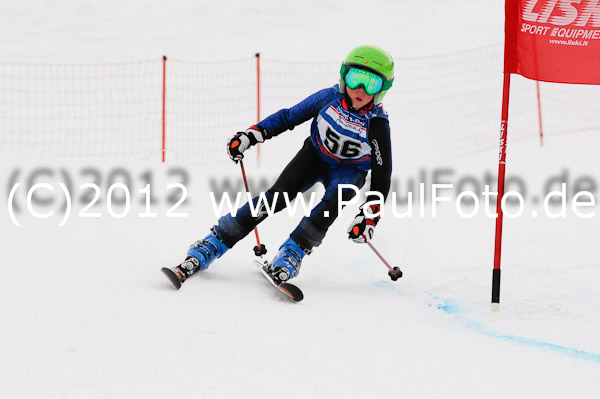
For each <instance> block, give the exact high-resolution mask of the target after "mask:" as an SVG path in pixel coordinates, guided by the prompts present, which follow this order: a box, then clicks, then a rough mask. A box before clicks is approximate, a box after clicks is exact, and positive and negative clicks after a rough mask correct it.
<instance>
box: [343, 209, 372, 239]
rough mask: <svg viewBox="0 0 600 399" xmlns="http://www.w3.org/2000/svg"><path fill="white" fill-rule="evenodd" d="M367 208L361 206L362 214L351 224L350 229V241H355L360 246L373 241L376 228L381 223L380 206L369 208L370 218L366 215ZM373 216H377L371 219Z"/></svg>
mask: <svg viewBox="0 0 600 399" xmlns="http://www.w3.org/2000/svg"><path fill="white" fill-rule="evenodd" d="M364 208H365V206H364V205H363V206H361V209H360V212H359V214H358V215H356V217H355V218H354V220H353V221H352V223H350V227H348V239H349V240H352V241H354V242H355V243H358V244H364V243H366V242H368V241H371V240H372V239H373V234H375V226H377V223H378V222H379V218H380V217H379V211H380V209H379V205H370V206H369V209H368V210H369V212H368V213H369V214H370V216H367V215H365V212H364ZM373 215H377V216H375V217H371V216H373Z"/></svg>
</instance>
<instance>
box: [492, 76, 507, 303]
mask: <svg viewBox="0 0 600 399" xmlns="http://www.w3.org/2000/svg"><path fill="white" fill-rule="evenodd" d="M509 95H510V73H506V72H505V73H504V85H503V89H502V117H501V121H500V149H499V154H498V155H499V161H498V198H497V201H496V213H497V216H496V243H495V248H494V271H493V276H492V311H498V310H500V254H501V252H502V217H503V212H502V197H503V196H504V180H505V174H506V138H507V131H508V99H509Z"/></svg>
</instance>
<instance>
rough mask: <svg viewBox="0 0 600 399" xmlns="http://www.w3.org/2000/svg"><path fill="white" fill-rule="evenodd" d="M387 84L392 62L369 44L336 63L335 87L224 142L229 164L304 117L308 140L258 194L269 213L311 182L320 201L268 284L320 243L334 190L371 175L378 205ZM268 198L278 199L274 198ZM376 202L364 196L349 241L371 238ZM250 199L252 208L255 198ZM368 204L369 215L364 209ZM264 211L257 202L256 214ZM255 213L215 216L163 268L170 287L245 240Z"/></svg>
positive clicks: (333, 213) (385, 170) (347, 195)
mask: <svg viewBox="0 0 600 399" xmlns="http://www.w3.org/2000/svg"><path fill="white" fill-rule="evenodd" d="M393 80H394V61H393V59H392V57H391V56H390V55H389V54H388V53H387V52H385V51H384V50H382V49H380V48H377V47H374V46H360V47H357V48H355V49H353V50H352V51H351V52H350V53H349V54H348V56H347V57H346V58H345V60H344V61H343V63H342V66H341V70H340V79H339V85H334V86H333V87H331V88H327V89H323V90H320V91H318V92H316V93H314V94H313V95H311V96H310V97H308V98H306V99H305V100H303V101H301V102H300V103H298V104H296V105H294V106H293V107H291V108H288V109H282V110H280V111H278V112H276V113H274V114H273V115H271V116H269V117H267V118H265V119H264V120H262V121H261V122H259V123H257V124H256V125H254V126H251V127H250V128H248V129H247V130H246V131H244V132H238V133H237V134H235V135H234V136H233V137H232V138H231V139H230V140H229V142H228V143H227V152H228V154H229V157H230V158H231V159H232V160H234V161H235V162H236V163H237V162H238V161H239V160H241V159H242V158H243V157H244V155H243V153H244V151H246V150H247V149H248V148H250V147H252V146H254V145H256V144H257V143H263V142H265V141H266V140H269V139H271V138H273V137H275V136H277V135H279V134H280V133H283V132H284V131H286V130H292V129H293V128H294V127H296V126H298V125H300V124H302V123H304V122H306V121H308V120H309V119H312V123H311V126H310V137H308V138H307V139H306V140H305V142H304V145H303V147H302V149H301V150H300V151H299V152H298V153H297V154H296V156H295V157H294V158H293V159H292V160H291V162H290V163H289V164H288V165H287V166H286V167H285V169H284V170H283V172H282V173H281V175H280V176H279V178H278V179H277V181H276V182H275V184H274V185H273V187H271V188H270V189H269V190H268V191H267V192H266V193H265V198H266V199H267V202H268V205H269V208H270V209H272V208H271V207H272V206H273V205H274V206H275V212H279V211H281V210H282V209H284V208H285V206H286V203H285V199H284V196H283V193H287V195H288V197H289V199H290V201H291V200H293V199H294V198H295V197H296V195H297V194H298V193H302V192H305V191H306V190H308V189H309V188H310V187H312V186H313V185H314V184H315V183H316V182H321V183H322V184H323V185H324V186H325V194H324V196H323V198H322V199H321V201H320V202H319V203H318V204H317V205H316V206H315V208H313V209H312V211H311V213H310V215H309V216H308V217H304V218H303V219H302V220H301V221H300V223H299V224H298V226H297V227H296V229H295V230H294V231H292V233H291V234H290V235H289V237H288V238H287V240H285V242H284V243H283V244H282V245H281V247H280V248H279V252H278V253H277V254H276V255H275V257H274V258H273V260H272V262H271V269H270V271H269V274H270V275H271V277H272V279H273V280H274V281H275V283H276V284H281V283H283V282H286V281H288V280H289V279H291V278H293V277H295V276H297V275H298V272H299V269H300V265H301V263H302V259H303V258H304V256H305V255H307V254H310V253H311V252H312V249H313V248H314V247H318V246H319V245H320V244H321V242H322V241H323V238H324V237H325V234H326V233H327V230H328V228H329V226H331V224H332V223H333V221H334V220H335V219H336V218H337V216H338V203H339V200H340V198H338V185H340V184H352V185H354V186H356V187H357V188H359V189H360V188H361V187H362V186H363V185H364V183H365V177H366V175H367V172H368V171H369V170H371V186H370V191H373V192H377V193H380V194H381V196H382V197H383V200H385V198H386V197H387V194H388V192H389V188H390V175H391V171H392V152H391V143H390V127H389V122H388V115H387V113H386V112H385V111H384V109H383V106H382V105H381V100H382V99H383V97H384V96H385V94H386V92H387V91H388V90H389V89H390V87H392V82H393ZM275 193H279V194H278V195H277V196H275ZM355 194H356V192H355V191H354V190H352V189H344V190H342V192H341V197H342V198H341V199H342V200H344V201H348V200H350V199H351V198H353V197H354V196H355ZM275 197H276V198H275ZM377 200H379V201H381V198H379V196H377V195H370V196H369V197H368V198H367V201H366V202H365V203H364V204H363V205H362V206H361V207H360V212H359V213H358V215H357V216H356V218H355V219H354V220H353V222H352V223H351V225H350V227H349V229H348V238H349V239H350V240H352V241H354V242H357V243H365V242H367V241H369V240H370V239H372V238H373V233H374V229H375V226H376V225H377V223H378V221H379V216H378V213H379V210H380V209H379V206H378V205H375V204H372V202H373V201H377ZM252 201H253V205H254V208H255V209H256V204H257V203H258V201H259V196H257V197H255V198H254V199H253V200H252ZM370 202H371V204H369V208H370V209H369V210H368V211H369V212H365V204H367V203H370ZM264 207H265V204H264V203H263V204H262V208H261V209H264ZM255 214H256V217H254V216H252V213H251V209H250V205H249V204H245V205H244V206H243V207H242V208H240V209H239V210H238V212H237V214H236V216H232V215H231V214H228V215H226V216H223V217H222V218H220V219H219V221H218V223H217V225H216V226H214V227H212V228H211V232H210V233H209V234H208V235H207V236H206V237H205V238H204V239H202V240H199V241H196V242H195V243H194V244H192V245H191V246H190V248H189V250H188V252H187V258H186V259H185V261H184V262H183V263H181V264H180V265H179V266H176V267H175V268H173V269H171V270H172V271H173V272H174V274H175V275H176V278H178V279H179V281H177V280H176V279H173V278H172V279H171V280H172V282H173V284H174V285H175V286H176V287H177V288H179V287H180V286H181V284H182V283H183V282H184V281H186V280H187V279H188V278H189V277H190V276H192V275H193V274H194V273H196V272H198V271H201V270H205V269H207V268H208V266H209V265H210V264H211V263H212V262H213V261H214V260H215V259H218V258H220V257H221V256H223V255H224V254H225V252H227V250H229V249H230V248H232V247H233V246H234V245H235V244H236V243H237V242H238V241H240V240H241V239H242V238H244V237H245V236H246V235H248V234H249V233H250V232H251V231H252V230H253V229H254V227H255V226H257V225H258V224H259V223H260V222H262V221H263V220H264V219H265V214H266V212H264V211H263V212H257V213H256V212H255ZM369 215H371V217H370V216H369ZM375 215H377V216H375ZM167 271H168V269H167ZM178 283H179V284H178Z"/></svg>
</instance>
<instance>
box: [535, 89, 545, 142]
mask: <svg viewBox="0 0 600 399" xmlns="http://www.w3.org/2000/svg"><path fill="white" fill-rule="evenodd" d="M535 88H536V90H537V104H538V122H539V125H540V146H542V147H543V146H544V128H543V126H542V99H541V97H540V82H539V81H537V80H536V81H535Z"/></svg>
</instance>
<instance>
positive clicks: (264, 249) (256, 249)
mask: <svg viewBox="0 0 600 399" xmlns="http://www.w3.org/2000/svg"><path fill="white" fill-rule="evenodd" d="M240 167H241V168H242V177H243V178H244V187H246V192H247V193H248V194H250V189H249V188H248V180H247V179H246V170H245V169H244V161H242V160H241V159H240ZM250 201H252V199H250ZM254 235H255V236H256V244H258V245H257V246H256V247H254V255H256V256H260V258H261V259H262V256H263V255H264V254H266V253H267V247H265V246H264V245H261V244H260V238H258V229H257V228H256V227H254Z"/></svg>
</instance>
